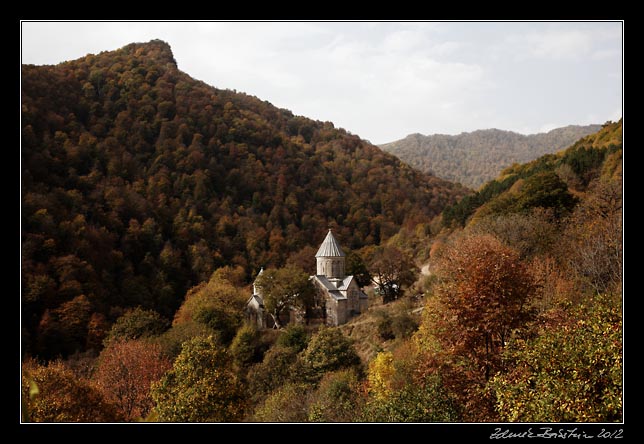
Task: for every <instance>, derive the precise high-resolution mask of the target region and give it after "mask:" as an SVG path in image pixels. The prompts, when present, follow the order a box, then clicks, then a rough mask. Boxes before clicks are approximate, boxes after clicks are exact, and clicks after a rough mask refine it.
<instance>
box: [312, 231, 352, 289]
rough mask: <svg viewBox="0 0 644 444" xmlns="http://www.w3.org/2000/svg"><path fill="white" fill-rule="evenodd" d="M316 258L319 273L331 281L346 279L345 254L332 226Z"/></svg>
mask: <svg viewBox="0 0 644 444" xmlns="http://www.w3.org/2000/svg"><path fill="white" fill-rule="evenodd" d="M315 260H316V262H317V274H318V275H322V276H326V278H327V279H328V280H329V281H331V282H334V283H337V281H341V280H342V279H344V277H345V254H344V252H343V251H342V248H341V247H340V244H339V243H338V241H337V240H336V239H335V236H333V232H332V231H331V229H330V228H329V232H328V233H327V235H326V238H324V241H323V242H322V245H320V248H319V249H318V252H317V253H316V255H315ZM336 286H337V285H336Z"/></svg>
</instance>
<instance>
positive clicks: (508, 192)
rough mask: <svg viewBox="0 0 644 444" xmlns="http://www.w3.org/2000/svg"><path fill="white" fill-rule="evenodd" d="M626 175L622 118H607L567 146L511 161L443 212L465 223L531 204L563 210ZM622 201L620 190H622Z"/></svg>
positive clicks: (452, 221)
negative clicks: (528, 159)
mask: <svg viewBox="0 0 644 444" xmlns="http://www.w3.org/2000/svg"><path fill="white" fill-rule="evenodd" d="M621 177H622V121H621V120H620V121H619V122H615V123H612V122H609V123H606V124H605V125H603V127H602V129H601V130H600V131H598V132H596V133H595V134H591V135H589V136H586V137H583V138H581V139H579V140H578V141H576V142H575V143H574V144H573V145H572V146H570V147H569V148H567V149H565V150H563V151H560V152H558V153H556V154H548V155H545V156H541V157H540V158H538V159H536V160H533V161H532V162H528V163H525V164H522V165H513V166H511V167H509V168H506V169H505V170H503V171H502V172H501V174H500V175H499V177H497V178H496V179H494V180H492V181H490V182H488V183H486V184H485V185H484V186H482V187H481V189H480V190H479V191H478V192H476V193H474V194H472V195H468V196H465V197H464V198H463V199H462V200H460V201H459V202H458V203H457V204H456V205H453V206H450V207H448V208H446V209H445V211H444V212H443V224H444V225H446V226H450V225H453V224H460V225H465V224H466V222H467V221H468V220H469V219H470V218H471V217H475V218H480V217H483V216H486V215H494V214H505V213H511V212H517V211H523V210H528V209H530V208H535V207H541V208H548V209H550V210H552V211H553V212H554V214H555V215H557V216H563V215H565V214H567V213H568V212H569V211H570V210H572V209H573V208H574V206H575V205H576V203H577V202H578V201H579V200H580V199H582V198H584V197H585V195H586V194H587V192H588V189H589V188H592V187H593V186H596V185H597V182H599V183H610V184H612V185H611V186H615V187H619V189H618V190H617V191H619V192H620V193H621V186H622V184H621ZM620 201H621V196H620Z"/></svg>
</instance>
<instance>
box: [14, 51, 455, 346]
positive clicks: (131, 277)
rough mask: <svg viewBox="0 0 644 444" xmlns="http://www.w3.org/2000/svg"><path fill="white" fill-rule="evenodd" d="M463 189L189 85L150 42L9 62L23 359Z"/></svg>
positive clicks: (254, 104)
mask: <svg viewBox="0 0 644 444" xmlns="http://www.w3.org/2000/svg"><path fill="white" fill-rule="evenodd" d="M464 194H465V190H464V189H463V188H462V187H460V186H458V185H454V184H452V183H449V182H447V181H445V180H442V179H439V178H436V177H433V176H431V175H425V174H421V173H419V172H418V171H416V170H414V169H413V168H410V167H408V166H407V165H405V164H403V163H402V162H400V161H399V160H398V159H397V158H395V157H394V156H392V155H390V154H387V153H384V152H382V151H381V150H380V149H379V148H378V147H376V146H373V145H371V144H369V143H367V142H365V141H363V140H361V139H360V138H359V137H358V136H355V135H351V134H349V133H347V132H346V131H345V130H343V129H337V128H335V127H334V126H333V124H332V123H330V122H319V121H313V120H310V119H307V118H304V117H300V116H294V115H293V114H292V113H291V112H290V111H288V110H284V109H278V108H276V107H274V106H273V105H271V104H270V103H268V102H265V101H262V100H260V99H257V98H255V97H252V96H249V95H246V94H242V93H237V92H235V91H231V90H222V89H217V88H214V87H212V86H209V85H206V84H204V83H203V82H200V81H197V80H195V79H192V78H191V77H190V76H189V75H188V74H186V73H183V72H182V71H180V70H179V69H178V67H177V64H176V62H175V60H174V57H173V55H172V51H171V49H170V47H169V46H168V45H167V44H166V43H164V42H162V41H158V40H155V41H151V42H149V43H144V44H130V45H127V46H125V47H123V48H121V49H119V50H116V51H112V52H102V53H100V54H97V55H87V56H86V57H83V58H81V59H78V60H74V61H69V62H65V63H61V64H59V65H55V66H33V65H24V66H23V67H22V198H23V199H22V288H23V306H22V316H23V324H22V325H23V340H24V347H23V351H24V352H26V353H35V354H39V355H40V356H42V357H53V356H56V355H58V354H62V355H63V356H65V355H67V354H68V353H72V352H74V351H75V350H83V349H86V348H92V347H99V348H100V342H101V340H102V337H103V336H104V335H105V331H106V330H107V329H109V326H110V325H111V323H112V322H113V321H114V320H115V319H116V318H117V317H118V316H120V314H122V313H123V310H124V309H125V308H127V307H134V306H142V307H144V308H153V309H154V310H156V311H158V312H159V313H161V314H162V315H163V316H165V317H166V318H168V319H169V318H171V317H172V316H173V314H174V313H175V311H176V309H177V308H178V307H179V305H180V303H181V301H182V299H183V297H184V295H185V294H186V291H187V290H188V289H189V288H191V287H192V286H194V285H195V284H197V283H199V282H202V281H204V280H207V279H208V278H209V277H210V275H211V274H212V272H213V270H215V269H217V268H218V267H222V266H226V265H231V266H236V267H240V268H241V269H242V271H243V274H244V276H245V279H246V282H248V281H249V279H250V277H251V276H252V275H253V274H254V273H256V271H257V270H258V269H259V268H260V267H261V266H280V265H282V264H283V263H284V262H285V261H286V259H287V258H288V257H289V256H290V255H291V254H293V253H296V252H298V251H300V250H302V249H303V248H305V247H307V246H309V247H310V246H314V245H317V243H319V241H320V239H322V238H323V237H324V233H325V232H326V230H327V228H328V226H329V225H332V226H334V227H336V228H335V231H336V233H338V235H339V236H340V237H341V238H342V239H343V243H344V244H345V245H346V246H347V248H349V249H358V248H361V247H363V246H365V245H371V244H378V243H380V242H382V241H384V240H386V239H387V238H389V237H391V236H392V235H394V234H395V233H396V232H398V230H399V229H400V228H401V227H402V226H409V227H413V226H414V225H415V224H416V223H417V222H422V221H425V222H426V221H428V220H430V219H431V218H432V217H434V216H436V215H438V214H440V212H441V211H442V210H443V208H444V207H445V206H446V205H449V204H453V203H454V202H455V201H456V199H457V198H458V197H460V196H463V195H464Z"/></svg>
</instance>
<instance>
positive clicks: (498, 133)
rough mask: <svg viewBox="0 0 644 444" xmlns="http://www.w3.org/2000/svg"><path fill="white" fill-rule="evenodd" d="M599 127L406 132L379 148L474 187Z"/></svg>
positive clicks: (569, 143)
mask: <svg viewBox="0 0 644 444" xmlns="http://www.w3.org/2000/svg"><path fill="white" fill-rule="evenodd" d="M600 128H601V125H586V126H578V125H569V126H566V127H563V128H557V129H553V130H551V131H549V132H547V133H539V134H531V135H523V134H518V133H515V132H512V131H502V130H498V129H485V130H478V131H473V132H470V133H461V134H459V135H454V136H450V135H444V134H434V135H428V136H424V135H422V134H410V135H409V136H407V137H405V138H404V139H401V140H397V141H395V142H391V143H386V144H383V145H380V147H381V148H382V149H383V150H385V151H387V152H389V153H391V154H394V155H396V156H398V157H399V158H400V159H401V160H402V161H403V162H406V163H408V164H409V165H411V166H413V167H414V168H418V169H419V170H421V171H424V172H426V173H431V174H435V175H436V176H438V177H441V178H443V179H446V180H450V181H453V182H459V183H462V184H463V185H465V186H468V187H470V188H473V189H478V188H479V187H480V186H481V185H483V184H484V183H485V182H487V181H489V180H492V179H494V178H495V177H496V176H497V175H498V174H499V173H500V172H501V170H503V169H504V168H506V167H509V166H510V165H512V164H513V163H525V162H529V161H531V160H534V159H536V158H538V157H540V156H542V155H544V154H550V153H554V152H557V151H559V150H561V149H563V148H566V147H568V146H570V145H571V144H572V143H573V142H575V141H577V140H578V139H580V138H581V137H584V136H587V135H589V134H592V133H595V132H597V131H599V129H600Z"/></svg>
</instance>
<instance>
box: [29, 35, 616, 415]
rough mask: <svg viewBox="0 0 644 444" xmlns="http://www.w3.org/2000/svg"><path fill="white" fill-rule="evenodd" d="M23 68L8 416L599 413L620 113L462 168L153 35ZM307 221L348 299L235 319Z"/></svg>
mask: <svg viewBox="0 0 644 444" xmlns="http://www.w3.org/2000/svg"><path fill="white" fill-rule="evenodd" d="M113 70H114V71H113ZM97 72H98V74H97ZM92 73H94V74H92ZM151 73H152V74H151ZM23 89H24V91H23V97H24V99H23V116H24V121H23V208H22V217H23V235H22V236H23V237H22V245H23V255H22V259H23V265H22V278H23V283H22V315H23V319H22V327H23V335H22V341H23V342H22V351H23V356H22V403H23V404H22V418H23V421H37V422H120V421H164V422H165V421H171V422H238V421H246V422H572V423H574V422H620V421H623V410H622V405H623V392H622V378H623V357H622V356H623V351H622V347H623V340H622V318H623V314H622V313H623V311H622V269H623V263H622V254H623V241H622V233H623V229H622V227H623V220H622V215H623V210H622V194H623V193H622V187H623V185H622V164H623V162H622V150H623V147H622V121H621V120H620V121H619V122H616V123H612V122H609V123H606V124H605V125H604V126H603V127H602V128H601V129H600V130H599V131H598V132H596V133H595V134H592V135H589V136H587V137H584V138H582V139H580V140H578V141H576V142H575V143H574V144H572V145H571V146H570V147H569V148H567V149H565V150H562V151H560V152H557V153H555V154H548V155H545V156H542V157H540V158H538V159H536V160H533V161H531V162H528V163H525V164H521V165H518V164H517V165H513V166H511V167H509V168H507V169H506V170H504V171H503V172H502V174H501V175H500V176H498V177H497V178H496V179H494V180H492V181H490V182H488V183H486V184H485V185H484V186H482V187H481V188H480V189H479V191H478V192H476V193H467V192H465V191H464V189H463V188H461V187H459V186H456V185H450V184H449V183H447V182H444V181H442V180H440V179H437V178H434V177H432V176H425V175H423V174H421V173H420V172H417V171H416V170H414V169H412V168H409V167H406V166H404V165H403V164H401V163H400V162H399V161H398V160H396V159H395V158H393V157H392V156H391V155H388V154H385V153H383V152H381V151H380V150H379V149H378V148H376V147H373V146H371V145H369V144H368V143H366V142H364V141H362V140H360V139H359V138H358V137H356V136H352V135H350V134H348V133H347V132H345V131H343V130H337V129H334V128H333V127H332V125H331V124H330V123H320V122H314V121H310V120H307V119H304V118H302V117H295V116H292V115H291V114H290V113H289V112H287V111H284V110H278V109H276V108H274V107H272V106H271V105H270V104H267V103H266V102H261V101H259V100H258V99H255V98H252V97H249V96H246V95H243V94H238V93H235V92H231V91H221V90H217V89H214V88H212V87H209V86H207V85H203V84H201V83H199V82H196V81H194V80H191V79H190V78H189V77H188V76H187V75H185V74H183V73H181V72H180V71H178V70H177V67H176V64H175V63H174V61H173V60H172V54H171V52H170V49H169V47H168V46H167V45H166V44H165V43H163V42H159V41H153V42H150V43H148V44H133V45H128V46H126V47H125V48H123V49H121V50H118V51H115V52H110V53H102V54H99V55H96V56H87V57H86V58H84V59H81V60H77V61H73V62H67V63H63V64H61V65H57V66H53V67H52V66H49V67H34V66H24V67H23ZM204 94H205V96H204ZM163 103H167V104H166V105H163ZM144 110H147V111H144ZM305 128H306V129H305ZM197 130H199V131H198V135H197ZM191 131H192V132H191ZM195 139H196V141H195ZM258 178H261V180H258ZM200 184H201V185H200ZM276 208H278V209H279V210H275V209H276ZM328 225H333V226H334V227H335V228H334V230H335V231H334V232H335V233H336V235H337V237H338V239H339V240H340V242H341V243H342V245H343V246H345V245H346V247H347V249H348V250H350V251H348V252H347V269H348V271H350V273H351V274H354V275H355V276H356V279H358V280H359V282H360V285H362V286H364V287H365V290H366V291H367V292H368V294H369V296H370V309H369V311H368V312H367V313H365V314H361V315H360V316H357V317H355V318H354V319H352V320H351V321H350V322H348V323H347V324H345V325H342V326H340V327H334V328H329V327H324V326H321V325H320V323H316V322H313V321H311V320H310V319H308V318H307V319H305V321H304V322H302V323H300V322H291V323H289V324H288V325H286V326H285V327H284V328H281V329H266V330H257V329H256V327H255V326H254V324H251V323H248V322H246V320H245V316H244V307H245V304H246V301H247V300H248V297H249V295H250V290H249V283H250V281H251V278H252V277H254V274H255V273H256V271H257V269H258V268H259V267H260V266H265V267H266V273H265V274H266V275H267V276H274V277H277V278H275V279H273V280H272V281H274V282H276V283H277V284H284V285H283V288H281V289H280V288H278V290H279V291H273V292H272V293H275V295H274V296H275V297H276V298H279V297H280V294H282V293H286V292H290V293H292V298H291V299H292V300H293V301H294V303H300V302H302V301H299V300H298V299H299V298H300V296H303V294H304V293H305V292H304V291H302V290H297V289H296V291H293V289H294V288H296V287H298V285H299V284H301V286H305V284H306V277H307V275H306V271H308V270H311V268H312V266H313V264H314V262H313V261H314V254H315V251H316V247H317V246H318V245H319V243H320V242H321V240H322V239H323V238H324V234H325V232H326V230H327V227H328ZM420 270H422V273H419V271H420ZM310 273H312V271H310V272H309V274H310ZM374 277H375V278H376V279H374ZM260 281H261V280H260ZM270 281H271V280H270V279H269V280H267V282H270ZM383 282H393V284H392V285H390V287H391V288H395V289H396V292H395V293H394V294H391V295H387V294H385V293H384V292H377V290H378V288H375V289H374V288H373V287H372V285H371V284H374V283H379V284H381V285H382V284H383ZM261 284H262V285H264V283H263V282H261ZM394 284H395V285H394ZM286 287H289V288H286ZM377 296H382V297H377ZM309 321H311V322H309Z"/></svg>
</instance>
